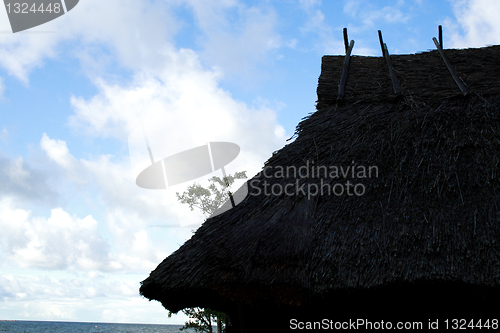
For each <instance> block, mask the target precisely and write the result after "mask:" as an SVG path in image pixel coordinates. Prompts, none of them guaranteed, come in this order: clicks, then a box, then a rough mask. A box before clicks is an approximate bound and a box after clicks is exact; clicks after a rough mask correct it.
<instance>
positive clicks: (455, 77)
mask: <svg viewBox="0 0 500 333" xmlns="http://www.w3.org/2000/svg"><path fill="white" fill-rule="evenodd" d="M432 40H433V41H434V44H435V45H436V47H437V49H438V51H439V54H440V55H441V58H442V59H443V61H444V63H445V64H446V67H448V70H449V71H450V74H451V76H453V80H455V83H456V84H457V86H458V87H459V88H460V91H462V94H463V95H464V96H465V95H467V94H468V93H469V90H467V88H466V87H465V84H464V82H463V81H462V79H461V78H460V76H459V75H458V73H457V70H456V69H455V67H453V65H452V64H451V62H450V61H449V60H448V58H447V57H446V55H445V54H444V51H443V48H442V47H441V44H439V42H438V40H437V39H436V37H433V38H432Z"/></svg>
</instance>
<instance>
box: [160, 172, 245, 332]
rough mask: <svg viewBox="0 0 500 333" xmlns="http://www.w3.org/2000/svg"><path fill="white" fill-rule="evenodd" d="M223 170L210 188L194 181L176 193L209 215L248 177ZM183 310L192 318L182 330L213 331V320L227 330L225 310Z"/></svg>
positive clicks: (241, 173) (219, 326)
mask: <svg viewBox="0 0 500 333" xmlns="http://www.w3.org/2000/svg"><path fill="white" fill-rule="evenodd" d="M222 172H223V174H224V177H223V178H222V179H221V178H219V177H217V176H214V177H212V178H210V179H209V182H210V185H209V186H208V188H204V187H202V186H201V185H200V184H197V183H194V184H193V185H191V186H189V187H188V189H187V191H185V192H184V193H182V194H181V195H179V193H176V195H177V199H178V200H179V201H180V202H181V203H185V204H188V205H189V208H191V210H194V208H198V209H200V210H201V212H202V213H203V215H205V217H209V216H210V215H212V214H213V213H214V212H215V211H216V210H217V208H219V207H220V206H222V204H223V203H224V202H226V201H227V200H229V199H232V198H231V192H230V191H229V188H230V187H231V185H233V183H234V181H235V180H236V179H245V178H247V175H246V171H241V172H236V173H235V174H234V176H232V175H228V176H225V172H224V170H222ZM182 312H183V313H184V314H185V315H186V316H188V317H189V318H191V320H189V321H188V322H186V323H185V324H184V326H183V327H182V328H181V330H183V329H186V328H193V329H194V330H195V331H196V332H207V333H212V332H213V331H212V320H215V321H216V322H217V332H218V333H223V332H225V331H226V325H227V319H228V318H227V316H226V314H225V313H223V312H219V311H214V310H210V309H201V308H187V309H184V310H182ZM171 315H172V313H171V312H170V311H169V313H168V316H169V317H170V316H171Z"/></svg>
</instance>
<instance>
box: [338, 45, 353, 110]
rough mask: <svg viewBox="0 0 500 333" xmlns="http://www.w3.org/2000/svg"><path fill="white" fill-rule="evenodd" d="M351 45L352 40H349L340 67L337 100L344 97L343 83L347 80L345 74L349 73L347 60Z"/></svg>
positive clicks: (349, 56)
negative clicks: (340, 73) (340, 74)
mask: <svg viewBox="0 0 500 333" xmlns="http://www.w3.org/2000/svg"><path fill="white" fill-rule="evenodd" d="M353 47H354V41H353V40H351V42H350V43H349V46H348V48H347V51H346V54H345V58H344V66H343V67H342V78H341V79H340V84H339V92H338V94H337V101H339V102H340V101H342V100H343V98H344V90H345V84H346V82H347V74H348V73H349V60H350V58H351V52H352V49H353Z"/></svg>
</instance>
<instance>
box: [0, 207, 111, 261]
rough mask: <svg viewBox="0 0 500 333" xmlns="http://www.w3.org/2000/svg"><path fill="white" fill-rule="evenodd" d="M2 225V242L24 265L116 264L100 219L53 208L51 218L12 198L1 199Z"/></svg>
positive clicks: (2, 246)
mask: <svg viewBox="0 0 500 333" xmlns="http://www.w3.org/2000/svg"><path fill="white" fill-rule="evenodd" d="M0 226H1V228H2V230H4V231H5V232H3V233H2V236H1V238H0V246H1V249H2V250H3V252H4V253H6V254H7V255H8V257H9V259H10V260H11V261H12V262H15V263H17V264H18V265H20V266H21V267H39V268H49V269H65V268H67V267H69V266H75V267H77V268H80V269H84V270H90V269H94V270H95V269H103V270H107V269H110V268H112V267H113V263H112V262H111V261H110V260H109V246H108V244H107V243H106V242H105V241H104V240H103V239H102V237H101V236H100V234H99V231H98V228H97V221H95V220H94V219H93V218H92V216H90V215H89V216H87V217H85V218H83V219H79V218H76V217H72V216H70V215H69V214H68V213H67V212H65V211H64V210H62V209H60V208H56V209H52V211H51V216H50V217H49V218H48V219H45V218H42V217H32V216H31V212H30V211H28V210H24V209H19V208H14V207H13V204H12V200H9V199H6V198H4V199H3V200H2V201H0Z"/></svg>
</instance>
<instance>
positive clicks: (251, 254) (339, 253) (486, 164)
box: [140, 46, 500, 312]
mask: <svg viewBox="0 0 500 333" xmlns="http://www.w3.org/2000/svg"><path fill="white" fill-rule="evenodd" d="M445 52H446V55H447V56H448V57H449V59H450V61H451V62H452V63H453V65H454V66H455V67H456V70H457V72H458V73H459V75H460V77H461V78H462V80H463V81H464V83H465V85H466V86H467V88H468V89H469V90H470V94H469V95H467V96H465V97H464V96H463V95H462V94H461V91H460V90H459V89H458V87H457V85H456V83H455V82H454V81H453V78H452V77H451V75H450V72H449V71H448V70H447V68H446V66H445V65H444V62H443V60H442V59H441V58H440V56H439V53H438V52H437V51H431V52H426V53H419V54H413V55H398V56H394V55H392V56H391V59H392V64H393V66H394V70H395V72H396V76H397V78H398V80H399V83H400V85H401V89H402V91H403V95H402V96H400V97H398V98H396V96H395V95H394V92H393V90H392V84H391V78H390V76H389V73H388V71H387V65H386V63H385V61H384V58H381V57H362V56H353V57H352V58H351V63H350V69H349V76H348V79H347V84H346V88H345V98H344V101H343V103H337V100H336V97H337V95H336V94H337V85H338V83H339V81H340V75H341V72H342V64H343V59H344V57H343V56H324V57H323V61H322V70H321V76H320V78H319V86H318V89H317V93H318V101H317V111H316V112H315V113H313V114H310V115H309V116H308V117H306V118H304V119H303V120H302V121H301V122H300V123H299V124H298V126H297V129H296V136H297V137H296V139H295V141H293V142H291V143H290V144H288V145H286V146H285V147H283V148H282V149H281V150H279V151H278V152H276V153H275V154H273V156H271V157H270V158H269V160H268V161H267V162H266V164H265V167H266V168H267V169H266V170H267V175H271V177H270V178H267V177H266V176H265V175H264V174H262V173H261V174H258V175H256V176H255V177H253V178H252V179H251V180H250V181H249V182H248V184H250V192H251V193H250V195H248V196H247V198H246V199H245V200H244V201H243V202H242V203H241V204H239V205H238V206H237V207H235V208H234V209H232V210H230V211H228V212H226V213H224V214H221V215H219V216H216V217H214V218H211V219H209V220H207V221H206V222H205V223H204V224H203V225H202V226H201V227H200V228H199V229H198V230H197V231H196V233H195V234H194V235H193V237H192V238H191V239H190V240H188V241H187V242H186V243H185V244H184V245H183V246H181V247H180V248H179V249H178V250H177V251H175V252H174V253H173V254H171V255H170V256H169V257H167V258H166V259H165V260H164V261H163V262H162V263H161V264H160V265H159V266H158V267H157V268H156V269H155V270H154V271H153V272H152V273H151V275H150V276H149V277H148V278H147V279H146V280H144V281H143V282H142V286H141V289H140V292H141V294H142V295H144V296H145V297H147V298H149V299H155V300H158V301H160V302H161V303H162V304H163V305H164V306H165V307H166V308H167V309H169V310H171V311H174V312H175V311H178V310H180V309H182V308H184V307H192V306H202V307H211V308H217V307H223V305H224V304H231V302H236V301H238V302H240V303H242V304H248V305H252V304H256V305H258V304H266V305H269V304H274V305H276V306H279V305H284V306H298V307H300V306H307V305H308V304H309V305H310V304H314V301H315V300H319V299H326V298H328V297H330V296H331V295H340V293H342V295H344V292H345V291H348V292H349V291H353V292H357V291H363V290H379V289H377V288H392V289H391V290H392V292H394V293H398V292H399V291H398V290H399V289H398V288H399V287H398V286H416V287H417V289H415V290H417V292H415V293H414V294H415V295H418V294H419V292H418V290H420V291H421V290H422V289H418V286H425V287H423V288H427V287H428V286H458V287H457V288H458V289H457V290H462V291H464V292H465V290H469V289H470V290H471V292H470V293H471V294H474V293H477V292H478V290H479V291H480V293H482V294H481V295H483V296H484V295H487V294H491V292H492V291H495V292H497V293H498V288H499V287H500V244H499V243H500V210H499V205H500V201H499V198H500V180H499V176H500V168H499V163H500V113H499V105H500V95H499V93H500V79H499V76H498V73H500V63H499V62H498V60H497V59H499V57H500V46H493V47H486V48H480V49H464V50H445ZM306 165H309V167H310V170H311V168H312V166H314V167H316V168H317V169H316V170H319V172H320V177H311V175H309V177H301V176H299V175H295V176H294V175H293V174H289V175H288V176H287V175H283V176H281V174H276V172H278V171H279V169H280V168H279V167H280V166H281V167H284V168H286V167H290V169H289V170H290V171H291V170H292V169H293V168H292V167H295V168H296V169H298V168H300V167H302V166H306ZM322 166H325V167H326V170H325V169H322V168H319V167H322ZM332 167H333V168H332ZM335 167H337V168H339V169H340V167H343V168H344V171H345V170H346V168H347V167H351V168H352V167H354V168H355V174H354V175H353V174H352V172H351V171H352V169H349V170H350V171H349V172H347V174H346V175H345V177H344V176H343V175H342V174H340V176H339V177H338V178H335V177H332V175H331V174H330V173H331V172H333V171H332V170H335ZM363 167H364V168H365V172H366V173H367V172H368V170H371V172H372V174H371V176H370V177H368V175H367V174H365V176H364V177H363V174H362V170H363ZM370 167H371V169H370ZM375 167H376V168H375ZM285 170H286V169H285ZM303 170H305V169H303ZM325 171H326V172H325ZM375 171H377V174H375ZM347 181H349V182H350V183H351V184H352V185H357V188H355V187H354V186H352V187H351V188H350V190H351V192H350V193H351V194H352V195H348V194H347V192H346V191H347V187H348V186H347V185H346V182H347ZM266 183H267V184H268V185H266ZM289 184H293V185H289ZM325 184H327V185H329V186H330V188H334V186H336V187H335V188H336V189H337V192H336V194H334V193H333V192H330V193H329V194H325V193H323V195H321V194H318V193H313V192H314V190H315V189H316V188H321V187H322V186H323V189H324V190H326V189H327V186H326V185H325ZM336 184H341V185H336ZM359 184H361V185H359ZM287 185H288V187H287V189H288V192H289V193H291V192H293V194H292V195H287V194H284V193H282V194H279V195H273V194H270V195H265V194H264V193H263V191H264V190H265V188H267V191H268V192H270V191H271V188H272V186H274V189H275V193H278V189H279V188H285V187H286V186H287ZM302 185H304V187H303V190H300V188H301V186H302ZM341 187H343V188H344V193H343V194H342V195H337V194H339V193H340V188H341ZM257 188H258V189H259V190H260V191H261V192H262V193H261V194H260V195H255V194H257V193H258V190H257ZM362 189H364V190H363V191H362ZM355 190H357V193H358V194H360V193H361V192H363V194H362V195H357V194H356V192H355ZM439 288H440V287H439ZM439 288H434V289H433V291H434V292H435V291H436V290H438V289H439ZM467 288H469V289H467ZM344 296H345V295H344ZM344 296H342V297H344ZM335 297H337V296H335ZM339 297H340V296H338V297H337V298H330V300H331V299H333V301H330V303H336V301H335V300H341V299H342V298H339ZM410 301H411V300H410ZM430 303H432V302H430ZM323 304H324V303H323ZM476 305H477V304H476ZM474 306H475V305H474Z"/></svg>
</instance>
